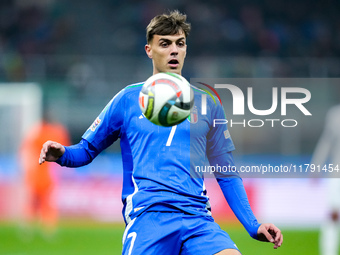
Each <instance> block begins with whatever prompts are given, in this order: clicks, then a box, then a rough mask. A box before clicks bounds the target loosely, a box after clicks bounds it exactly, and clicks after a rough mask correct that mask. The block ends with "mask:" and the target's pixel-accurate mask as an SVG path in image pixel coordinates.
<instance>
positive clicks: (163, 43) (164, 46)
mask: <svg viewBox="0 0 340 255" xmlns="http://www.w3.org/2000/svg"><path fill="white" fill-rule="evenodd" d="M168 45H169V44H168V43H167V42H162V43H160V46H161V47H163V48H166V47H167V46H168Z"/></svg>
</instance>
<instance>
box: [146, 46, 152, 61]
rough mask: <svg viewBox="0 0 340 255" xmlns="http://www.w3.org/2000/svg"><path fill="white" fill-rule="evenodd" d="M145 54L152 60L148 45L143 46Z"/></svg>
mask: <svg viewBox="0 0 340 255" xmlns="http://www.w3.org/2000/svg"><path fill="white" fill-rule="evenodd" d="M145 52H146V55H148V57H149V58H151V59H152V49H151V45H150V44H146V45H145Z"/></svg>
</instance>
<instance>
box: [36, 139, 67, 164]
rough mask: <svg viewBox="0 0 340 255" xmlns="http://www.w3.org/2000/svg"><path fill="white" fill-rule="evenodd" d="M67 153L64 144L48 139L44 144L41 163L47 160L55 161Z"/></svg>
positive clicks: (40, 158)
mask: <svg viewBox="0 0 340 255" xmlns="http://www.w3.org/2000/svg"><path fill="white" fill-rule="evenodd" d="M64 153H65V148H64V146H63V145H61V144H60V143H57V142H53V141H47V142H46V143H44V144H43V147H42V149H41V152H40V157H39V164H40V165H41V164H42V163H44V162H45V161H48V162H55V161H57V160H58V159H59V158H60V157H61V156H62V155H63V154H64Z"/></svg>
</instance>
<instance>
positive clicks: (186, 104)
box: [139, 73, 193, 127]
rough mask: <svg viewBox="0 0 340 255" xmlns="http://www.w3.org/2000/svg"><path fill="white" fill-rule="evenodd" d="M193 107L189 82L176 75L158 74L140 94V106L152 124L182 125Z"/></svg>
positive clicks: (144, 86)
mask: <svg viewBox="0 0 340 255" xmlns="http://www.w3.org/2000/svg"><path fill="white" fill-rule="evenodd" d="M192 105H193V93H192V91H191V88H190V84H189V82H188V81H187V80H186V79H185V78H184V77H182V76H180V75H178V74H174V73H157V74H155V75H153V76H151V77H150V78H149V79H147V80H146V82H145V83H144V85H143V87H142V90H141V91H140V93H139V106H140V108H141V110H142V112H143V115H144V116H145V117H146V118H147V119H148V120H150V121H151V122H152V123H154V124H156V125H159V126H164V127H170V126H174V125H177V124H179V123H181V122H182V121H183V120H185V119H186V118H187V117H188V116H189V114H190V110H191V108H192Z"/></svg>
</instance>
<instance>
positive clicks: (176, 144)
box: [39, 11, 283, 255]
mask: <svg viewBox="0 0 340 255" xmlns="http://www.w3.org/2000/svg"><path fill="white" fill-rule="evenodd" d="M189 32H190V24H188V23H187V22H186V16H185V15H183V14H181V13H179V12H178V11H174V12H171V13H170V14H163V15H158V16H156V17H155V18H154V19H152V20H151V22H150V24H149V25H148V27H147V45H146V46H145V51H146V54H147V55H148V57H149V58H150V59H152V64H153V74H156V73H159V72H173V73H177V74H179V75H181V72H182V68H183V64H184V59H185V56H186V50H187V45H186V39H187V36H188V34H189ZM142 85H143V82H142V83H137V84H133V85H130V86H127V87H126V88H124V89H123V90H122V91H120V92H119V93H118V94H117V95H116V96H115V97H114V98H113V99H112V100H111V101H110V102H109V104H108V105H107V106H106V107H105V108H104V110H103V111H102V112H101V114H100V115H99V116H98V118H97V119H96V120H95V122H94V123H93V124H92V126H91V127H90V128H89V129H88V130H87V131H86V132H85V134H84V135H83V137H82V140H81V142H80V143H79V144H76V145H73V146H69V147H64V146H62V145H61V144H59V143H55V142H52V141H48V142H46V143H45V144H44V145H43V148H42V150H41V155H40V159H39V163H40V164H41V163H43V162H45V161H56V162H57V163H59V164H60V165H62V166H69V167H78V166H82V165H85V164H88V163H90V162H91V161H92V160H93V159H94V158H95V157H96V156H97V155H98V154H99V153H100V152H101V151H103V150H104V149H105V148H107V147H108V146H110V145H111V144H112V143H113V142H115V141H116V140H117V139H118V138H120V144H121V152H122V159H123V168H124V171H123V192H122V200H123V203H124V209H123V214H124V219H125V222H126V224H127V225H126V229H125V232H124V236H123V254H143V255H146V254H169V255H174V254H182V255H183V254H195V255H198V254H202V255H203V254H204V255H206V254H220V255H223V254H229V255H233V254H240V252H239V250H238V248H237V247H236V245H235V244H234V242H233V241H232V240H231V239H230V237H229V236H228V234H227V233H226V232H225V231H223V230H222V229H221V228H220V227H219V226H218V225H217V224H216V223H215V222H214V220H213V218H212V217H211V213H210V206H209V199H208V197H207V196H206V190H205V187H204V182H203V178H192V176H191V171H190V169H192V168H193V166H194V165H195V164H196V165H197V164H199V163H200V160H201V159H204V158H205V157H206V156H207V157H208V159H209V161H210V163H211V164H212V165H214V164H220V165H234V161H233V157H232V154H231V151H232V150H233V149H234V145H233V142H232V140H231V138H230V137H227V136H225V135H224V132H225V131H227V126H226V125H219V126H220V127H218V128H213V126H212V123H211V120H212V119H213V118H223V117H224V111H223V108H222V106H221V105H220V104H217V105H215V103H214V102H213V100H212V99H211V98H209V100H207V101H208V102H207V104H208V105H207V107H208V108H209V109H211V110H210V111H209V113H208V114H207V115H206V116H199V118H200V120H199V121H200V122H199V123H198V125H196V124H195V126H193V125H191V124H190V121H189V120H185V121H184V122H182V123H180V124H178V125H177V126H174V127H160V126H156V125H154V124H152V123H151V122H150V121H148V120H147V119H146V118H144V117H143V115H142V112H141V110H140V108H139V105H138V95H139V91H140V90H141V87H142ZM202 93H204V92H202V91H200V90H198V89H194V94H195V95H194V96H195V105H196V106H197V107H199V105H200V97H201V95H202ZM170 138H171V141H170V142H169V139H170ZM217 180H218V183H219V185H220V187H221V189H222V191H223V193H224V195H225V196H226V199H227V201H228V203H229V204H230V206H231V208H232V210H233V211H234V213H235V214H236V216H237V217H238V218H239V220H240V221H241V222H242V224H243V225H244V226H245V228H246V229H247V231H248V232H249V234H250V235H251V236H252V237H253V238H255V239H259V240H262V241H268V242H272V243H274V248H278V247H279V246H281V244H282V240H283V239H282V234H281V231H280V230H279V229H278V228H277V227H276V226H274V225H273V224H259V223H258V222H257V220H256V218H255V216H254V215H253V213H252V210H251V208H250V206H249V202H248V199H247V195H246V193H245V190H244V187H243V183H242V179H241V178H240V177H239V176H238V175H237V174H234V175H233V176H225V178H223V176H222V177H219V178H217Z"/></svg>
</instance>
